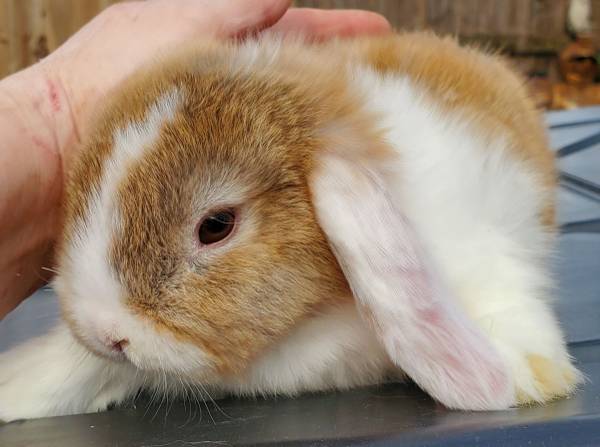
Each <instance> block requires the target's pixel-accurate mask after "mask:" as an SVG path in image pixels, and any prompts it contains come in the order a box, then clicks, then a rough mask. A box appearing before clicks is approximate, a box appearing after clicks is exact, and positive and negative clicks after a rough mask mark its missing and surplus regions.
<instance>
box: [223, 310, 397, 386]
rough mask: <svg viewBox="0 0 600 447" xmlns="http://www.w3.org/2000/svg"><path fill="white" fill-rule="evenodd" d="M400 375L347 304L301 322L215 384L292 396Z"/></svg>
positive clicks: (354, 311) (378, 380) (371, 333)
mask: <svg viewBox="0 0 600 447" xmlns="http://www.w3.org/2000/svg"><path fill="white" fill-rule="evenodd" d="M400 374H401V373H400V372H399V371H397V370H396V371H395V372H394V368H393V365H392V364H391V363H390V361H389V359H388V357H387V355H386V354H385V350H384V349H383V347H382V346H381V344H380V343H379V342H378V340H377V339H376V337H375V334H373V332H372V331H370V330H369V329H368V328H367V327H366V326H365V325H364V323H363V322H362V320H361V319H360V317H359V315H358V312H357V310H356V308H355V306H354V305H353V304H351V305H347V306H345V307H340V308H334V309H330V310H329V311H327V312H326V313H324V314H322V315H319V316H317V317H315V318H313V319H312V320H309V321H307V322H306V323H304V324H302V325H301V326H300V327H298V328H297V329H296V330H295V331H294V332H293V333H292V334H290V336H289V337H288V338H287V339H286V340H283V342H282V343H280V344H278V345H276V346H275V347H274V348H272V349H271V350H270V351H268V352H267V353H266V354H265V355H263V356H262V357H261V358H259V359H258V360H257V361H256V362H255V363H254V364H253V365H252V366H251V368H250V369H249V370H248V371H247V373H246V374H245V375H243V376H242V377H238V378H234V379H229V380H226V381H223V382H220V383H219V384H218V386H219V388H222V389H225V390H227V391H230V392H234V393H237V394H268V393H278V394H294V393H298V392H302V391H316V390H323V389H329V388H349V387H352V386H357V385H367V384H374V383H378V382H381V381H382V380H383V379H384V378H385V377H386V375H394V376H396V377H398V376H399V375H400Z"/></svg>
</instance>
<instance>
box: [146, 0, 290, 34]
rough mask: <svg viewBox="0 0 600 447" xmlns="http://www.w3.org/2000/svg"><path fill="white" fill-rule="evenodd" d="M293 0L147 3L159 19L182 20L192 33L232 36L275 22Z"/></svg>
mask: <svg viewBox="0 0 600 447" xmlns="http://www.w3.org/2000/svg"><path fill="white" fill-rule="evenodd" d="M290 1H291V0H150V2H149V3H146V5H150V6H151V8H148V9H147V10H151V15H152V16H153V18H154V19H156V20H158V22H159V23H163V24H164V23H169V22H170V23H179V26H180V29H185V30H186V31H187V32H188V33H190V34H191V35H192V36H206V35H212V36H218V37H232V36H240V35H245V34H248V33H253V32H257V31H260V30H262V29H264V28H267V27H269V26H271V25H272V24H274V23H275V22H277V21H278V20H279V19H280V18H281V17H282V16H283V15H284V14H285V12H286V11H287V9H288V8H289V6H290ZM159 29H160V27H159Z"/></svg>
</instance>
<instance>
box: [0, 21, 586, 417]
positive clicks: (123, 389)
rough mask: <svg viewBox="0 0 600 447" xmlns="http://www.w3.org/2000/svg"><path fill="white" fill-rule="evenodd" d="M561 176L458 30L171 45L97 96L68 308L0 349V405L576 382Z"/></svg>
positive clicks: (465, 404) (66, 246)
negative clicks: (563, 272)
mask: <svg viewBox="0 0 600 447" xmlns="http://www.w3.org/2000/svg"><path fill="white" fill-rule="evenodd" d="M555 186H556V176H555V167H554V158H553V154H552V152H551V151H550V150H549V149H548V142H547V140H546V135H545V131H544V127H543V125H542V122H541V119H540V116H539V114H538V112H537V111H536V110H535V108H534V106H533V104H532V101H531V100H530V99H529V97H528V95H527V92H526V89H525V87H524V83H523V81H522V80H521V79H520V78H519V76H518V75H516V74H515V73H514V72H513V71H512V69H511V68H510V67H509V66H508V64H507V63H506V62H504V61H503V60H502V59H501V58H500V57H498V56H496V55H490V54H486V53H484V52H481V51H479V50H478V49H474V48H466V47H461V46H459V45H458V44H457V43H456V42H455V40H453V39H451V38H441V37H437V36H435V35H433V34H428V33H415V34H411V33H406V34H393V35H389V36H379V37H362V38H354V39H349V40H339V41H334V42H329V43H320V44H316V43H310V42H306V41H303V40H302V39H301V38H298V39H285V38H280V37H277V36H262V37H255V38H252V39H247V40H245V41H239V42H221V41H206V42H200V43H196V44H194V45H193V46H192V47H190V48H183V49H178V50H177V51H174V52H173V54H171V55H170V56H168V57H165V58H160V60H158V61H155V62H154V63H152V64H150V65H149V66H147V67H144V68H143V69H141V70H139V71H138V72H137V73H136V74H134V75H133V76H131V77H130V78H129V79H128V80H126V81H125V82H124V83H123V85H122V86H120V88H119V89H118V90H117V91H116V92H114V94H113V95H111V96H110V97H109V98H107V101H106V104H105V105H104V107H103V109H102V111H101V112H99V114H98V118H97V120H96V125H95V128H94V131H93V132H92V133H91V135H90V137H89V138H88V140H87V144H86V147H85V149H84V150H83V151H82V153H81V155H80V156H79V158H78V159H77V161H76V163H75V167H74V168H73V170H72V172H71V173H70V175H69V179H68V183H67V186H66V193H65V203H64V210H65V211H64V222H65V224H64V231H63V233H62V235H61V238H60V241H59V242H58V246H57V249H56V253H57V254H56V266H57V267H56V269H57V275H56V277H55V278H54V280H53V286H54V288H55V290H56V292H57V294H58V297H59V300H60V304H61V310H62V319H61V322H60V323H59V324H58V326H57V327H56V328H55V329H54V330H53V331H52V332H51V333H50V334H48V335H45V336H43V337H41V338H39V339H34V340H31V341H29V342H27V343H26V344H24V345H22V346H18V347H16V348H14V349H12V350H10V351H8V352H6V353H3V354H0V419H2V420H5V421H11V420H15V419H19V418H35V417H46V416H54V415H67V414H74V413H83V412H95V411H103V410H105V409H106V408H107V407H108V406H109V405H111V404H121V403H123V402H126V401H127V400H128V399H131V398H133V397H134V396H135V395H136V393H138V392H139V391H140V390H150V391H153V392H160V393H166V394H169V395H173V396H178V395H179V396H180V395H186V394H189V393H199V394H200V395H201V397H207V396H208V395H211V396H212V395H214V396H220V395H236V396H237V395H239V396H256V395H259V396H263V395H264V396H268V395H289V396H293V395H296V394H297V393H301V392H308V391H323V390H329V389H347V388H351V387H357V386H366V385H375V384H378V383H382V382H385V381H400V380H405V379H406V378H407V377H408V378H410V379H411V380H413V381H414V382H415V383H416V384H417V385H418V386H420V387H421V388H422V389H423V390H424V391H425V392H427V393H428V394H429V395H431V396H432V397H433V398H434V399H436V400H437V401H439V402H440V403H442V404H443V405H445V406H446V407H448V408H451V409H459V410H460V409H462V410H499V409H506V408H510V407H513V406H518V405H522V404H529V403H545V402H548V401H550V400H553V399H555V398H559V397H564V396H569V395H570V394H571V393H573V392H574V390H575V389H576V387H577V385H578V383H579V382H580V381H581V377H582V376H581V374H580V373H579V372H578V370H577V369H576V368H575V366H573V362H572V359H571V358H570V356H569V354H568V352H567V349H566V345H565V340H564V336H563V334H562V332H561V328H560V326H559V324H558V321H557V319H556V317H555V315H554V313H553V310H552V308H551V295H552V286H553V280H552V275H551V272H550V269H549V267H548V261H549V259H550V258H551V256H552V253H553V245H554V240H555V235H556V229H555V222H554V206H555V204H554V201H555V198H554V196H555Z"/></svg>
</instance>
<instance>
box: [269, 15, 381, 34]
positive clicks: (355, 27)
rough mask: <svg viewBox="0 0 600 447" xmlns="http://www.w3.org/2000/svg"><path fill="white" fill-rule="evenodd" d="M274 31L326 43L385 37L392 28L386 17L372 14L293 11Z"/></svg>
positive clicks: (276, 25) (279, 22) (278, 23)
mask: <svg viewBox="0 0 600 447" xmlns="http://www.w3.org/2000/svg"><path fill="white" fill-rule="evenodd" d="M271 29H272V30H274V31H277V32H281V33H284V34H301V35H304V36H307V37H311V38H313V39H315V40H325V39H330V38H332V37H347V36H354V35H357V34H383V33H386V32H389V31H390V30H391V26H390V24H389V22H388V21H387V20H386V19H385V18H384V17H383V16H381V15H379V14H377V13H374V12H370V11H359V10H323V9H310V8H292V9H289V10H288V11H287V12H286V13H285V15H284V16H283V17H282V18H281V19H280V20H279V21H278V22H277V23H276V24H275V25H274V26H273V27H271Z"/></svg>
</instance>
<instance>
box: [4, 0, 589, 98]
mask: <svg viewBox="0 0 600 447" xmlns="http://www.w3.org/2000/svg"><path fill="white" fill-rule="evenodd" d="M116 1H117V0H0V77H3V76H6V75H8V74H10V73H13V72H15V71H17V70H19V69H21V68H24V67H26V66H28V65H30V64H32V63H34V62H35V61H36V60H38V59H40V58H42V57H44V56H45V55H47V54H48V53H49V52H51V51H52V50H53V49H54V48H56V47H57V46H58V45H60V44H61V43H62V42H64V41H65V40H66V39H67V38H68V37H69V36H70V35H71V34H73V33H74V32H75V31H77V30H78V29H79V28H80V27H81V26H82V25H83V24H84V23H86V22H87V21H88V20H90V19H91V18H92V17H93V16H94V15H96V14H97V13H98V12H99V11H101V10H102V9H103V8H105V7H107V6H108V5H110V4H111V3H115V2H116ZM215 1H218V0H215ZM294 3H295V4H296V6H304V7H316V8H360V9H368V10H372V11H377V12H379V13H381V14H383V15H384V16H385V17H387V19H388V20H389V21H390V22H391V23H392V24H393V26H394V27H395V28H397V29H400V30H423V29H430V30H434V31H436V32H438V33H441V34H452V35H455V36H457V37H458V38H459V39H460V40H461V41H463V42H476V43H480V44H483V45H485V46H487V47H489V48H493V49H498V50H500V51H502V52H503V53H504V54H506V55H507V56H508V57H510V58H511V59H512V60H513V61H514V64H515V65H516V66H517V68H518V69H519V70H520V71H521V72H522V73H524V74H525V75H526V76H527V77H528V78H529V79H530V87H531V89H532V91H533V92H534V95H535V98H536V102H537V103H538V105H539V106H541V107H544V108H548V109H565V108H574V107H577V106H580V105H592V104H600V83H598V82H599V81H600V75H599V74H598V60H599V59H600V53H599V48H600V0H296V1H295V2H294Z"/></svg>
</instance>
